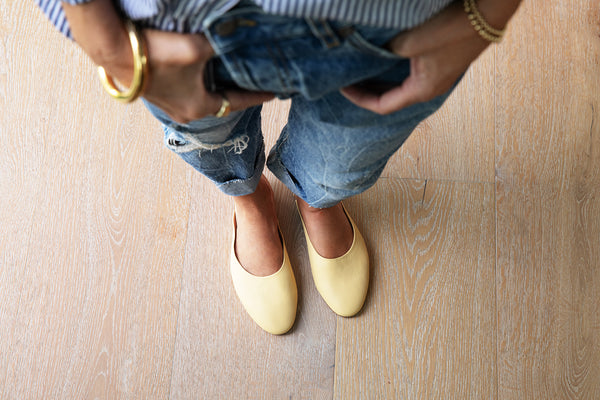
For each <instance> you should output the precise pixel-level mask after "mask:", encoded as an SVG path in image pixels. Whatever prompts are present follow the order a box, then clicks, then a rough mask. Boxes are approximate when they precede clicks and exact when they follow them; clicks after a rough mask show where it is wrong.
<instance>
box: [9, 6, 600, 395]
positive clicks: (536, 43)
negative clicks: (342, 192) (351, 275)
mask: <svg viewBox="0 0 600 400" xmlns="http://www.w3.org/2000/svg"><path fill="white" fill-rule="evenodd" d="M286 107H287V104H285V103H271V104H269V105H268V107H267V109H266V112H265V124H264V125H265V130H266V135H267V142H268V144H272V143H273V142H274V140H275V138H276V137H277V134H278V131H279V129H280V127H281V126H282V124H283V121H284V120H285V112H286ZM0 110H1V112H0V139H1V140H2V146H1V147H0V188H1V189H0V224H1V232H2V233H1V236H0V264H1V268H0V299H1V300H0V302H1V303H0V304H1V306H0V398H1V399H19V400H21V399H92V398H99V399H134V398H135V399H246V398H248V399H284V398H285V399H289V398H293V399H331V398H335V399H467V398H471V399H519V400H520V399H536V400H538V399H552V400H556V399H593V400H595V399H599V398H600V311H599V310H600V6H599V5H598V2H597V0H560V1H558V0H552V1H547V0H525V1H524V4H523V7H522V8H521V9H520V11H519V12H518V15H517V17H516V18H515V19H514V20H513V22H512V24H511V26H510V30H509V33H508V37H507V38H506V40H505V41H504V42H503V43H502V44H501V45H499V46H497V47H493V48H490V49H489V50H488V51H487V52H486V53H485V54H484V55H483V56H482V57H481V58H480V59H479V60H478V62H477V63H476V64H475V65H473V66H472V68H471V69H470V71H469V73H468V74H467V75H466V77H465V79H464V81H463V82H462V83H461V85H460V87H459V88H458V90H457V91H456V92H455V93H454V95H453V96H452V97H451V99H450V100H449V101H448V103H447V104H446V105H445V106H444V107H443V109H442V110H441V111H440V112H438V113H437V114H435V115H434V116H433V117H431V118H430V119H429V120H427V121H425V122H424V123H423V124H422V125H421V126H420V127H419V128H418V129H417V131H416V132H415V134H414V135H413V136H411V138H410V139H409V141H408V142H407V143H406V144H405V146H404V147H403V148H402V150H401V151H400V152H399V154H397V155H396V156H395V157H394V158H393V160H392V161H391V162H390V164H389V166H388V167H387V169H386V170H385V172H384V177H383V178H382V179H381V180H380V181H379V182H378V183H377V185H376V186H375V187H374V188H373V189H371V190H369V191H368V192H366V193H364V194H363V195H360V196H358V197H356V198H354V199H352V200H350V201H348V202H347V206H348V208H349V210H350V212H351V213H352V214H353V215H354V217H355V219H356V221H357V223H358V225H359V227H360V229H361V230H362V232H363V234H364V235H365V237H366V238H367V242H368V247H369V249H370V252H371V263H372V285H371V289H370V293H369V296H368V299H367V302H366V305H365V308H364V310H363V311H362V312H361V314H360V315H359V316H358V317H356V318H352V319H344V318H339V317H336V316H335V315H334V314H333V313H332V312H331V311H330V310H329V309H328V308H327V306H326V305H325V303H324V302H323V301H322V300H321V299H320V297H319V296H318V294H317V292H316V290H315V288H314V285H313V283H312V278H311V276H310V271H309V266H308V264H307V260H306V258H307V257H306V245H305V242H304V239H303V235H302V231H301V227H300V223H299V218H298V216H297V215H296V212H295V210H294V206H293V204H292V200H291V198H290V194H289V193H288V192H287V191H286V190H285V189H284V188H283V187H282V186H281V185H279V184H275V187H276V194H277V198H278V200H279V216H280V220H281V225H282V229H283V233H284V236H285V238H286V240H287V243H288V246H289V250H290V256H291V259H292V262H293V263H294V266H295V270H296V274H297V278H298V286H299V290H300V298H299V312H298V318H297V323H296V325H295V327H294V329H293V331H292V332H291V333H290V334H288V335H286V336H283V337H274V336H270V335H268V334H266V333H264V332H262V331H261V330H260V329H259V328H258V327H257V326H256V325H255V324H254V323H253V322H252V321H251V320H250V319H249V317H247V315H246V314H245V313H244V312H243V309H242V306H241V305H240V303H239V302H238V300H237V298H236V297H235V293H234V291H233V287H232V285H231V281H230V277H229V273H228V267H227V262H228V250H229V243H230V239H231V215H232V202H231V201H230V200H229V199H226V198H225V197H224V196H222V195H221V194H220V193H219V192H218V191H217V190H216V189H215V188H214V187H213V186H212V185H211V184H209V183H208V182H207V180H206V179H204V178H202V177H201V176H199V175H198V174H197V173H195V172H194V171H193V170H192V169H191V168H189V167H188V166H187V165H186V164H185V163H184V162H182V161H181V160H179V159H178V158H177V156H175V155H174V154H171V153H170V152H169V151H168V150H166V149H165V148H164V147H163V145H162V138H161V130H160V127H159V126H158V124H157V123H156V122H155V121H154V120H153V119H152V118H151V117H150V116H149V115H148V113H147V112H146V111H145V110H144V109H143V107H142V105H141V104H135V105H132V106H122V105H119V104H116V103H114V102H112V101H110V100H109V99H107V96H105V95H104V94H103V93H102V92H101V89H100V87H99V84H98V83H97V81H96V77H95V73H94V70H93V67H92V65H91V64H90V63H89V62H88V61H87V60H86V58H85V57H84V56H83V55H82V53H81V52H80V51H79V50H77V49H76V47H75V46H74V45H72V44H70V43H69V42H67V41H66V40H64V39H62V38H61V37H60V36H59V35H58V34H57V33H56V32H55V31H54V30H53V29H52V28H51V27H50V25H49V24H48V23H47V22H46V20H45V19H44V17H43V16H42V15H41V14H40V13H39V12H38V11H37V10H36V9H35V7H34V5H33V4H32V3H31V2H25V1H19V0H0Z"/></svg>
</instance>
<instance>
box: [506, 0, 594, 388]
mask: <svg viewBox="0 0 600 400" xmlns="http://www.w3.org/2000/svg"><path fill="white" fill-rule="evenodd" d="M599 20H600V8H599V6H598V2H597V1H594V0H591V1H588V0H580V1H564V2H558V1H556V2H545V1H538V0H528V1H525V3H524V6H523V7H522V9H521V10H520V12H519V13H518V15H517V17H516V20H515V22H514V26H515V27H516V29H515V30H514V31H513V32H512V35H513V38H512V39H509V40H515V41H516V40H518V41H519V42H520V43H521V45H520V46H510V47H504V48H503V49H502V51H500V50H499V52H498V73H497V74H498V82H499V86H502V87H504V88H505V90H504V91H502V92H499V96H498V116H497V121H498V122H497V125H498V136H497V149H496V158H497V171H498V183H497V198H498V205H497V213H498V221H497V227H498V231H497V240H498V248H497V252H498V255H497V257H498V275H497V287H498V322H499V324H498V327H499V329H498V343H499V349H498V354H499V358H498V370H499V396H500V398H506V399H540V398H544V399H545V398H552V399H596V398H599V397H600V384H599V382H600V376H599V372H598V365H600V340H599V339H598V338H600V331H599V330H600V318H599V316H598V315H599V314H598V308H599V306H600V293H599V291H600V280H599V279H600V264H599V261H598V260H599V259H600V257H599V256H600V254H599V253H598V249H599V248H600V246H599V245H600V243H599V239H598V238H599V237H600V224H599V223H598V221H599V219H600V202H599V200H598V196H597V194H598V187H599V184H600V152H599V150H598V149H599V147H600V124H598V121H600V114H599V112H598V110H600V102H599V99H600V80H599V79H598V77H599V76H600V62H599V61H600V40H599V38H598V35H599V33H600V31H599V30H598V21H599Z"/></svg>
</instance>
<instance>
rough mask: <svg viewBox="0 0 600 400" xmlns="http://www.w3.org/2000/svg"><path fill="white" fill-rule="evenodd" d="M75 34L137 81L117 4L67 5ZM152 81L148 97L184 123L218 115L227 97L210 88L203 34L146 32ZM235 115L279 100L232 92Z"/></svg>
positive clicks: (109, 66) (100, 60)
mask: <svg viewBox="0 0 600 400" xmlns="http://www.w3.org/2000/svg"><path fill="white" fill-rule="evenodd" d="M62 7H63V10H64V11H65V15H66V17H67V20H68V22H69V26H70V28H71V33H72V34H73V36H74V37H75V40H76V41H77V43H78V44H79V46H81V48H82V49H83V51H85V53H86V54H87V55H88V56H89V57H90V58H91V59H92V61H94V62H95V63H96V64H98V65H101V66H103V67H104V69H105V70H106V71H107V72H108V73H109V74H110V75H111V76H113V77H114V78H115V79H116V80H117V81H119V82H120V83H122V84H124V85H128V84H129V83H130V82H131V78H132V75H133V54H132V50H131V45H130V43H129V38H128V35H127V32H126V31H125V28H124V26H123V22H122V21H121V17H120V16H119V14H118V13H117V11H116V9H115V7H114V4H113V2H112V0H94V1H90V2H87V3H84V4H80V5H77V6H72V5H69V4H67V3H62ZM143 34H144V36H145V39H146V45H147V48H148V66H149V70H150V73H149V75H150V76H149V79H148V82H147V86H146V88H145V89H146V90H145V91H144V94H143V95H144V97H145V98H146V99H147V100H148V101H150V102H152V103H153V104H155V105H156V106H158V107H160V108H161V109H162V110H163V111H165V112H166V113H167V114H169V116H170V117H171V118H173V120H175V121H177V122H180V123H187V122H189V121H192V120H195V119H200V118H203V117H205V116H207V115H211V114H215V113H216V112H217V111H219V109H220V108H221V104H222V101H223V99H222V97H221V95H219V94H215V93H209V92H207V91H206V89H205V88H204V68H205V66H206V62H207V61H208V60H209V59H210V58H211V57H212V56H213V55H214V52H213V50H212V47H211V46H210V43H209V42H208V40H207V39H206V38H205V37H204V36H203V35H183V34H178V33H169V32H161V31H156V30H145V31H144V32H143ZM225 96H226V97H227V99H228V100H229V102H230V103H231V111H237V110H243V109H245V108H248V107H250V106H254V105H258V104H262V103H264V102H265V101H267V100H270V99H271V98H273V95H272V94H269V93H260V92H242V91H227V92H226V93H225Z"/></svg>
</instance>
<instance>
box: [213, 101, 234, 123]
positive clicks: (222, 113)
mask: <svg viewBox="0 0 600 400" xmlns="http://www.w3.org/2000/svg"><path fill="white" fill-rule="evenodd" d="M230 112H231V103H230V102H229V100H227V99H226V98H225V96H223V102H222V103H221V108H220V109H219V111H217V113H216V114H215V117H217V118H222V117H226V116H228V115H229V113H230Z"/></svg>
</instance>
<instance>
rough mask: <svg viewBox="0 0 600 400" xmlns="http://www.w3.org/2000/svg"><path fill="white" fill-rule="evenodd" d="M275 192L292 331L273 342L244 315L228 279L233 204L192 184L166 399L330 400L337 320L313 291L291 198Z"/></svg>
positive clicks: (202, 184)
mask: <svg viewBox="0 0 600 400" xmlns="http://www.w3.org/2000/svg"><path fill="white" fill-rule="evenodd" d="M275 191H276V199H277V202H278V204H279V220H280V224H281V228H282V233H283V235H284V238H285V240H286V242H287V249H288V251H289V254H290V259H291V262H292V265H293V268H294V271H295V275H296V280H297V283H298V290H299V305H298V315H297V317H296V324H295V326H294V328H292V331H291V333H289V334H287V335H284V336H273V335H270V334H268V333H266V332H264V331H262V330H261V329H260V327H258V325H256V324H255V323H254V322H253V321H252V320H251V319H250V317H249V316H248V315H247V314H246V313H245V311H244V309H243V307H242V305H241V303H240V302H239V300H238V299H237V297H236V294H235V292H234V289H233V285H232V283H231V276H230V273H229V251H230V246H231V240H232V239H231V238H232V236H231V235H232V230H231V229H232V212H233V203H232V201H231V200H230V199H227V198H226V197H225V196H224V195H222V194H220V193H218V192H217V190H216V189H215V188H214V187H213V185H212V184H210V183H208V182H207V181H206V179H205V178H202V177H195V178H194V187H193V193H194V196H193V200H192V207H191V211H190V217H189V226H190V231H189V235H188V237H189V239H188V246H187V250H186V260H185V267H184V276H183V282H182V289H181V290H182V294H181V309H180V315H179V326H178V330H177V331H178V333H177V345H176V354H175V360H174V364H173V382H172V388H171V398H174V399H197V398H206V399H242V398H248V399H283V398H302V399H327V398H330V397H331V389H332V387H333V367H334V357H335V316H334V314H333V313H332V312H331V311H330V310H329V309H327V306H326V305H325V304H324V303H323V302H322V301H321V299H320V298H319V296H318V294H317V292H316V289H315V288H314V285H313V284H312V277H311V275H310V267H309V266H308V263H307V257H306V248H305V244H304V241H303V233H302V231H301V228H300V220H299V217H298V216H297V214H296V211H295V206H294V204H293V200H292V197H291V196H290V194H289V192H287V189H284V188H283V187H282V185H280V184H275Z"/></svg>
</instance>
